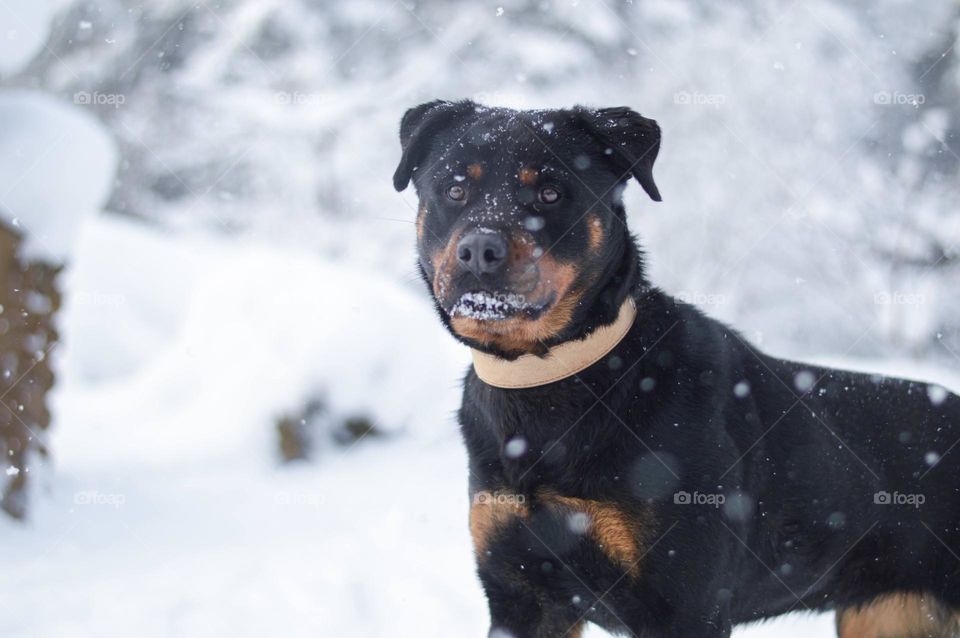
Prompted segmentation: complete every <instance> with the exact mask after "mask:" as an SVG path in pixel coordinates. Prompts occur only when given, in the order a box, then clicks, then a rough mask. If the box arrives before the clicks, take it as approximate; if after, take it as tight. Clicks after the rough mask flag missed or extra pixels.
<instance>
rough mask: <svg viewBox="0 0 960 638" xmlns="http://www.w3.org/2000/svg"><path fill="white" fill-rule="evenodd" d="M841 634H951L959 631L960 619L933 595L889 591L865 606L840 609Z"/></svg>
mask: <svg viewBox="0 0 960 638" xmlns="http://www.w3.org/2000/svg"><path fill="white" fill-rule="evenodd" d="M837 635H838V636H840V638H921V637H928V636H929V637H933V638H948V637H950V636H957V635H960V621H958V617H957V615H956V614H954V613H952V612H951V611H950V610H949V609H947V608H946V607H945V606H944V605H942V604H941V603H940V602H939V601H937V600H936V599H934V598H932V597H930V596H924V595H920V594H890V595H887V596H881V597H880V598H877V599H876V600H875V601H873V602H872V603H870V604H868V605H864V606H863V607H856V608H851V609H845V610H840V611H838V612H837Z"/></svg>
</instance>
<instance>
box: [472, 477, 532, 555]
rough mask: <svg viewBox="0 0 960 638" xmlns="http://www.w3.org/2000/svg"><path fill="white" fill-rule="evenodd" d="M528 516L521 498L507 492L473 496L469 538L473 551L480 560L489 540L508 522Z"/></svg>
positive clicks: (524, 502)
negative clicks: (471, 539)
mask: <svg viewBox="0 0 960 638" xmlns="http://www.w3.org/2000/svg"><path fill="white" fill-rule="evenodd" d="M528 514H529V510H528V509H527V504H526V501H525V499H524V497H523V496H521V495H519V494H511V493H509V492H490V491H486V490H484V491H482V492H477V493H476V494H474V495H473V503H472V504H471V505H470V536H471V537H472V538H473V551H474V553H475V554H476V556H477V559H478V560H479V559H481V558H482V557H483V556H484V554H486V551H487V548H489V547H490V540H491V538H493V536H494V535H495V534H496V533H497V532H498V531H499V530H501V529H503V528H504V527H505V526H506V525H507V524H508V523H510V521H512V520H514V519H516V518H518V517H519V518H526V517H527V515H528Z"/></svg>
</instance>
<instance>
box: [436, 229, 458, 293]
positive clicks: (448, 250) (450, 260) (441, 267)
mask: <svg viewBox="0 0 960 638" xmlns="http://www.w3.org/2000/svg"><path fill="white" fill-rule="evenodd" d="M460 237H461V234H460V233H454V234H453V236H452V237H451V238H450V241H448V242H447V245H446V246H445V247H444V248H443V249H442V250H437V251H436V252H435V253H433V255H432V256H431V259H430V262H431V264H432V265H433V294H434V296H436V298H437V299H440V300H443V299H446V295H447V287H448V286H449V285H450V281H451V279H452V278H453V275H454V273H456V270H457V244H458V243H459V242H460Z"/></svg>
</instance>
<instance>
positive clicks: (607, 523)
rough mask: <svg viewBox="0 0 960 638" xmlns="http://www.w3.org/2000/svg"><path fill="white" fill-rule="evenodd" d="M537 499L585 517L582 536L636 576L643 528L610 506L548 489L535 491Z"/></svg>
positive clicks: (640, 553) (624, 513)
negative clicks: (591, 540) (588, 537)
mask: <svg viewBox="0 0 960 638" xmlns="http://www.w3.org/2000/svg"><path fill="white" fill-rule="evenodd" d="M537 500H538V501H542V502H544V503H546V504H547V505H548V506H549V507H554V508H557V509H560V510H562V511H564V512H565V513H566V514H568V515H574V514H585V515H586V520H585V521H583V522H584V523H586V529H585V533H586V534H587V535H588V536H590V538H592V539H593V541H594V542H595V543H596V544H597V546H598V547H600V550H601V551H602V552H603V553H604V554H606V555H607V557H608V558H609V559H610V560H611V561H613V562H614V563H617V564H618V565H620V567H621V568H623V570H624V571H626V572H627V574H629V575H630V576H634V577H635V576H637V575H638V573H639V567H640V559H641V558H642V552H641V543H642V540H643V532H644V526H642V525H641V524H640V522H639V521H637V520H635V519H633V518H631V517H630V516H629V515H628V514H627V513H626V512H624V511H623V510H621V509H620V508H619V507H617V506H616V505H614V504H613V503H608V502H604V501H594V500H590V499H584V498H574V497H571V496H560V495H559V494H556V493H555V492H552V491H550V490H541V491H539V492H537Z"/></svg>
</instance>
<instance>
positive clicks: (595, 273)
mask: <svg viewBox="0 0 960 638" xmlns="http://www.w3.org/2000/svg"><path fill="white" fill-rule="evenodd" d="M400 141H401V145H402V147H403V155H402V157H401V159H400V164H399V166H398V167H397V171H396V173H395V174H394V177H393V182H394V186H395V187H396V188H397V190H403V189H404V188H406V186H407V184H408V183H409V182H410V180H411V179H412V180H413V182H414V185H415V186H416V189H417V193H418V195H419V198H420V204H419V212H418V215H417V239H418V243H417V246H418V253H419V261H420V270H421V273H422V275H423V277H424V279H425V281H426V282H427V284H428V285H429V286H430V289H431V291H432V293H433V296H434V298H435V300H436V303H437V306H438V308H439V310H440V313H441V316H442V318H443V319H444V322H445V323H446V324H447V325H448V327H449V328H450V329H451V330H452V331H453V333H454V334H455V335H457V336H458V337H460V338H461V339H462V340H464V341H465V342H467V343H468V344H470V345H472V346H474V347H477V348H480V349H482V350H485V351H488V352H494V353H497V354H501V355H506V356H511V357H512V356H517V355H519V354H523V353H527V352H534V353H542V352H544V351H545V349H546V347H547V346H549V345H552V344H554V343H557V342H558V341H562V340H563V339H564V338H565V337H569V334H568V331H569V329H570V327H571V324H572V322H573V321H574V318H575V317H576V316H577V312H578V310H581V309H583V308H584V306H585V305H586V304H587V303H588V302H589V301H590V300H591V299H592V297H593V296H595V294H596V292H597V291H598V290H599V289H600V288H602V287H603V285H604V284H605V283H606V279H608V278H609V277H610V276H611V275H612V273H613V272H614V271H615V270H616V269H617V268H618V267H619V266H620V263H619V262H620V261H621V260H622V257H623V255H624V252H625V250H626V245H627V244H629V243H631V241H632V240H631V239H630V236H629V234H628V233H627V231H626V226H625V221H626V220H625V219H624V213H623V206H622V203H621V195H622V192H623V188H624V186H625V185H626V182H627V180H628V179H629V178H630V177H631V176H632V177H635V178H636V179H637V181H639V182H640V185H641V186H642V187H643V189H644V190H645V191H646V192H647V194H648V195H650V197H651V198H653V199H654V200H657V201H659V200H660V194H659V192H658V191H657V187H656V185H655V184H654V181H653V163H654V160H655V159H656V157H657V152H658V150H659V147H660V129H659V127H658V126H657V123H656V122H654V121H653V120H650V119H647V118H645V117H642V116H641V115H639V114H638V113H636V112H634V111H631V110H630V109H628V108H625V107H621V108H608V109H587V108H583V107H575V108H573V109H565V110H553V111H515V110H510V109H503V108H487V107H483V106H480V105H478V104H475V103H473V102H470V101H464V102H445V101H435V102H429V103H426V104H422V105H420V106H417V107H415V108H412V109H410V110H409V111H407V113H406V114H405V115H404V117H403V121H402V123H401V125H400Z"/></svg>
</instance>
